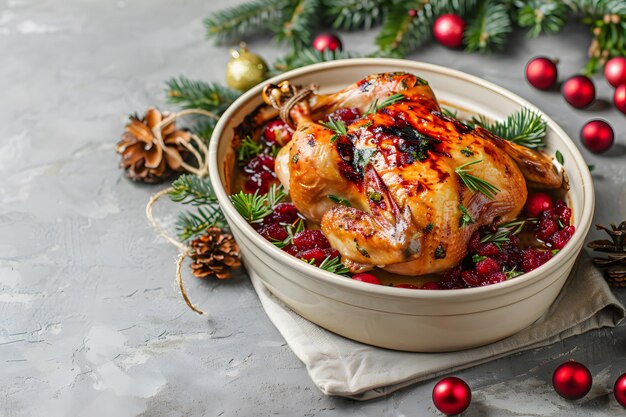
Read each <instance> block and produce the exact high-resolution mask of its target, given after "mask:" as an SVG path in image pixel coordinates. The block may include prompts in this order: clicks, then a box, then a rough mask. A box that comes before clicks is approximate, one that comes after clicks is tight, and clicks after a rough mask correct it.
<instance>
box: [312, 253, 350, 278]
mask: <svg viewBox="0 0 626 417" xmlns="http://www.w3.org/2000/svg"><path fill="white" fill-rule="evenodd" d="M319 268H320V269H323V270H324V271H328V272H330V273H333V274H337V275H343V276H346V277H347V276H348V272H350V270H349V269H348V268H346V267H345V265H344V264H342V263H341V260H340V259H339V257H334V258H331V257H326V258H324V260H323V261H322V263H321V264H320V266H319Z"/></svg>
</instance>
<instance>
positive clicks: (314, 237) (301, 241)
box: [293, 229, 330, 250]
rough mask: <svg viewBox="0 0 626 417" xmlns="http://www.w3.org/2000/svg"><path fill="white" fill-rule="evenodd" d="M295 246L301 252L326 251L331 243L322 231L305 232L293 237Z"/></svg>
mask: <svg viewBox="0 0 626 417" xmlns="http://www.w3.org/2000/svg"><path fill="white" fill-rule="evenodd" d="M293 244H294V245H296V247H297V248H298V249H300V250H307V249H326V248H329V247H330V243H329V242H328V239H326V236H324V233H322V231H321V230H310V229H309V230H303V231H301V232H299V233H297V234H296V235H295V236H294V237H293Z"/></svg>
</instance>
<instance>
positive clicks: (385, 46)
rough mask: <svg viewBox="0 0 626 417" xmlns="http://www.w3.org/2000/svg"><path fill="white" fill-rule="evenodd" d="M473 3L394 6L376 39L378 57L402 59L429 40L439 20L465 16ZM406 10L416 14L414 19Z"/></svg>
mask: <svg viewBox="0 0 626 417" xmlns="http://www.w3.org/2000/svg"><path fill="white" fill-rule="evenodd" d="M476 3H477V1H476V0H431V1H423V0H413V1H402V2H399V3H394V5H393V6H392V7H389V11H388V13H387V15H386V16H385V19H384V21H383V26H382V28H381V30H380V33H379V34H378V37H377V38H376V44H377V45H378V47H379V49H380V51H381V53H382V54H383V55H388V56H397V57H404V56H405V55H406V54H407V53H409V52H411V51H413V50H415V49H417V48H418V47H420V46H421V45H422V44H424V42H426V41H427V40H429V39H430V37H431V33H432V27H433V25H434V23H435V20H436V19H437V17H438V16H440V15H441V14H444V13H456V14H459V15H461V16H462V17H464V16H466V15H467V14H468V13H469V12H470V11H471V10H473V9H474V7H475V6H476ZM409 10H415V13H414V15H410V14H409Z"/></svg>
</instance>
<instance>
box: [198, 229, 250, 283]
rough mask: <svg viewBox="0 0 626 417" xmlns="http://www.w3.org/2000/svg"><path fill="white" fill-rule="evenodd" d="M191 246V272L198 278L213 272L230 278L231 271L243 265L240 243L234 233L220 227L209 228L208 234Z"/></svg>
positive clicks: (222, 277) (221, 276)
mask: <svg viewBox="0 0 626 417" xmlns="http://www.w3.org/2000/svg"><path fill="white" fill-rule="evenodd" d="M191 248H192V249H193V252H192V254H191V258H192V259H193V263H192V264H191V272H192V273H193V274H194V275H195V276H197V277H198V278H205V277H207V276H209V275H211V274H215V276H216V277H217V278H218V279H226V278H230V275H231V271H232V270H233V269H235V268H238V267H239V266H240V265H241V261H240V260H239V245H237V242H235V239H234V238H233V235H231V234H230V233H222V230H221V229H220V228H219V227H211V228H209V229H207V231H206V234H204V235H202V236H200V237H199V238H197V239H195V240H193V241H192V242H191Z"/></svg>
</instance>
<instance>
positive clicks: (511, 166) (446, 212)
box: [265, 73, 562, 275]
mask: <svg viewBox="0 0 626 417" xmlns="http://www.w3.org/2000/svg"><path fill="white" fill-rule="evenodd" d="M286 86H287V87H288V84H283V85H281V86H268V87H266V90H265V98H266V100H268V101H271V102H272V104H273V105H276V103H277V102H278V103H285V101H288V99H289V97H284V96H285V95H287V96H289V91H293V89H292V90H290V89H289V88H285V87H286ZM390 97H391V98H392V100H388V99H389V98H390ZM347 107H352V108H353V107H356V108H358V109H359V110H360V112H361V114H364V116H363V117H361V118H360V119H357V120H356V121H354V122H352V123H351V124H349V125H348V126H346V131H345V134H343V133H342V132H341V129H340V130H339V131H337V129H333V128H332V127H327V126H325V125H322V124H321V123H320V120H322V119H324V118H325V117H326V115H327V114H329V113H330V112H332V111H334V110H336V109H339V108H347ZM287 110H288V113H287V116H288V118H289V121H290V122H291V123H292V124H293V125H294V127H295V133H294V135H293V138H292V139H291V141H290V142H289V143H285V144H282V145H284V146H283V148H282V149H281V150H280V152H279V154H278V156H277V159H276V174H277V176H278V178H279V180H280V181H281V183H282V184H283V185H284V187H285V188H286V189H287V190H288V191H289V194H290V196H291V200H292V201H293V203H294V204H295V205H296V207H297V208H298V210H299V211H300V212H301V213H302V214H303V215H304V216H305V217H306V218H307V219H308V220H310V221H312V222H315V223H318V224H320V225H321V228H322V231H323V232H324V234H325V235H326V237H327V238H328V239H329V241H330V243H331V245H332V246H333V247H334V248H336V249H337V250H338V251H339V252H340V253H341V255H342V260H343V262H344V264H345V265H346V266H348V267H349V268H350V270H351V271H352V272H361V271H366V270H369V269H373V268H374V267H380V268H382V269H385V270H387V271H390V272H393V273H397V274H403V275H422V274H428V273H437V272H441V271H445V270H447V269H449V268H451V267H453V266H455V265H456V264H458V263H459V262H460V261H461V260H462V259H463V257H464V256H465V255H466V253H467V247H468V241H469V239H470V236H471V235H472V233H473V232H474V231H475V230H477V228H478V227H480V226H482V225H486V224H491V223H492V222H494V221H498V222H505V221H509V220H512V219H514V218H515V217H517V215H518V214H519V213H520V211H521V210H522V208H523V206H524V204H525V201H526V197H527V193H528V192H527V182H528V183H532V184H533V185H534V186H542V187H546V188H558V187H560V186H561V182H562V178H561V175H560V174H559V173H558V172H557V171H556V169H555V168H554V166H553V164H552V161H551V160H550V159H549V158H548V157H547V156H545V155H543V154H542V153H540V152H537V151H534V150H530V149H528V148H524V147H522V146H519V145H516V144H514V143H511V142H509V141H506V140H503V139H501V138H499V137H496V136H494V135H493V134H491V133H489V132H488V131H486V130H484V129H482V128H480V127H476V128H471V127H468V126H467V125H466V124H463V123H461V122H459V121H457V120H455V119H454V118H451V117H449V116H446V115H444V114H443V113H442V112H441V109H440V107H439V104H438V102H437V100H436V98H435V96H434V94H433V91H432V90H431V88H430V87H429V85H428V83H427V82H426V81H424V80H422V79H421V78H419V77H417V76H415V75H412V74H407V73H386V74H376V75H371V76H369V77H366V78H365V79H362V80H360V81H358V82H357V83H355V84H353V85H351V86H349V87H347V88H346V89H344V90H342V91H339V92H337V93H335V94H330V95H316V94H310V95H308V96H306V97H305V98H304V99H302V100H300V101H298V102H297V103H295V104H294V103H293V102H292V103H291V105H290V108H289V109H287ZM326 125H327V124H326ZM464 173H465V174H469V175H471V176H472V177H473V178H475V179H478V180H479V181H480V180H482V182H487V183H488V184H490V185H491V186H492V188H491V190H492V192H491V193H489V192H484V191H483V192H480V191H479V190H476V189H475V188H474V187H472V186H471V184H470V185H468V184H467V183H466V181H464V180H463V178H462V174H464ZM463 216H466V217H465V221H462V220H461V219H462V218H463ZM467 216H469V217H467Z"/></svg>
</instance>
